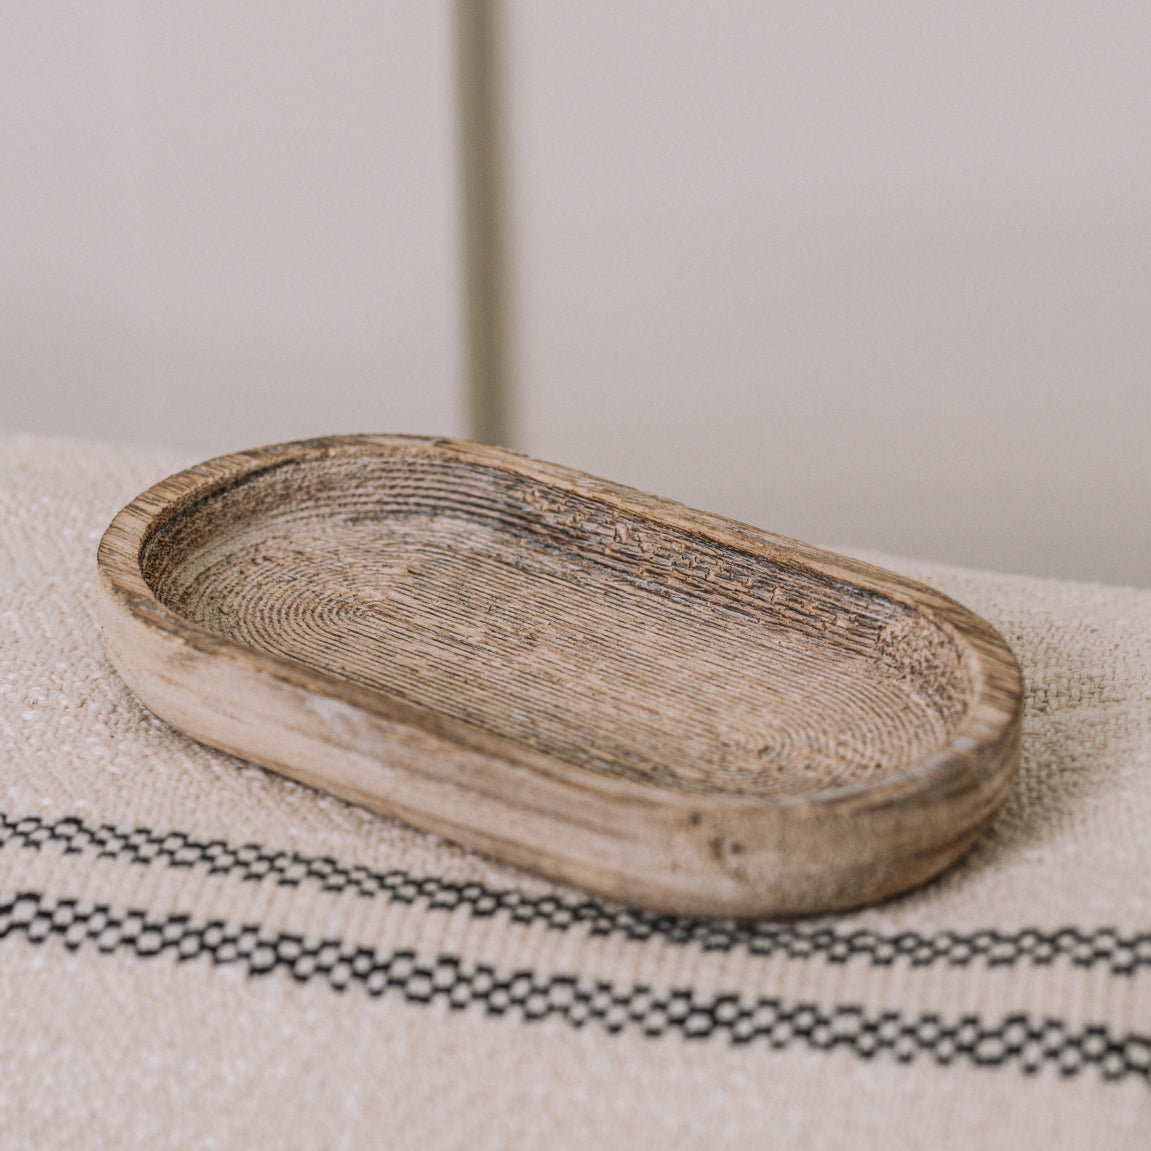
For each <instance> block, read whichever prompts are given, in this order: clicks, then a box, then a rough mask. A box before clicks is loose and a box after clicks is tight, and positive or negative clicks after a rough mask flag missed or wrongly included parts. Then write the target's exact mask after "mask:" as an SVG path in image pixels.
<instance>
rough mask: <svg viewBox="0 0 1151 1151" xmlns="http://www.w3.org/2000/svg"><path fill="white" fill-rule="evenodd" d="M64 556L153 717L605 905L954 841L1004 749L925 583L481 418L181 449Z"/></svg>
mask: <svg viewBox="0 0 1151 1151" xmlns="http://www.w3.org/2000/svg"><path fill="white" fill-rule="evenodd" d="M98 566H99V588H100V610H101V618H102V622H103V627H104V634H105V639H106V642H107V646H108V650H109V652H110V654H111V656H112V659H113V661H114V663H115V664H116V666H117V668H118V669H119V671H120V673H121V674H122V675H123V677H124V679H125V680H126V681H127V682H128V683H129V684H130V685H131V687H132V688H133V690H134V691H135V692H136V693H137V694H138V695H139V697H140V698H141V699H142V700H143V701H144V702H145V703H146V704H147V705H148V706H149V707H150V708H152V710H154V711H155V712H156V713H157V714H158V715H160V716H162V717H163V718H165V719H167V720H168V721H169V722H171V723H172V724H174V725H175V726H176V727H179V728H181V729H182V730H184V731H186V732H188V733H189V734H191V735H193V736H195V737H196V738H197V739H200V740H203V741H204V742H206V743H210V744H212V745H214V746H216V747H220V748H223V749H225V750H227V751H230V752H233V753H235V754H237V755H240V756H243V757H245V758H247V759H250V760H253V761H255V762H257V763H261V764H263V765H265V766H266V767H269V768H271V769H273V770H275V771H279V772H282V773H284V774H286V775H289V776H291V777H293V778H295V779H299V780H302V781H304V782H305V783H308V784H311V785H313V786H315V787H318V788H322V789H324V790H327V791H330V792H333V793H335V794H337V795H340V796H343V797H345V798H347V799H350V800H353V801H355V802H357V803H362V804H365V805H367V806H369V807H372V808H374V809H376V810H378V811H381V812H384V813H387V814H389V815H393V816H397V817H399V818H400V819H404V820H407V821H409V822H411V823H413V824H416V825H418V826H421V827H424V828H428V829H430V830H432V831H435V832H438V833H440V834H442V835H444V836H446V837H448V838H451V839H454V840H456V841H458V842H460V843H463V844H466V845H469V846H471V847H474V848H476V849H478V850H480V851H484V852H488V853H490V854H491V855H494V856H497V857H499V858H501V859H505V860H508V861H511V862H513V863H516V864H519V865H521V866H523V867H526V868H529V869H532V870H535V871H538V872H541V873H543V874H545V875H549V876H552V877H556V878H559V879H563V880H566V881H569V882H571V883H575V884H577V885H580V886H583V887H585V888H588V889H590V890H591V891H594V892H596V893H599V894H601V895H604V896H607V897H609V898H612V899H618V900H620V901H623V902H625V903H631V904H636V905H640V906H645V907H651V908H656V909H660V910H666V911H672V912H679V913H685V914H692V915H737V916H751V915H768V914H796V913H805V912H814V911H824V910H832V909H837V908H844V907H849V906H854V905H857V904H861V903H866V902H870V901H874V900H877V899H881V898H884V897H885V896H888V895H891V894H893V893H896V892H899V891H902V890H904V889H906V888H908V887H911V886H913V885H915V884H918V883H921V882H923V881H924V880H926V879H928V878H930V877H931V876H932V875H934V874H936V873H937V872H938V871H939V870H940V869H942V868H943V867H946V866H947V865H948V864H949V863H951V862H952V861H953V860H954V859H956V858H957V857H958V856H960V855H961V854H962V853H963V852H964V851H966V850H967V849H968V848H969V847H970V846H971V844H972V843H973V842H974V840H975V839H976V837H977V836H978V834H979V832H980V830H981V829H982V828H983V827H984V825H985V824H986V822H987V820H988V819H989V817H990V816H991V814H992V813H993V812H994V810H995V809H996V807H997V806H998V804H999V803H1000V801H1001V799H1002V798H1003V796H1004V793H1005V790H1006V788H1007V786H1008V784H1009V782H1010V779H1011V776H1012V773H1013V771H1014V768H1015V765H1016V762H1017V759H1018V748H1019V729H1020V709H1021V698H1022V690H1021V679H1020V673H1019V669H1018V666H1017V664H1016V662H1015V660H1014V658H1013V656H1012V655H1011V652H1010V651H1009V649H1008V648H1007V646H1006V644H1005V643H1004V642H1003V640H1002V639H1001V638H1000V637H999V635H998V634H996V633H995V632H994V631H993V630H992V629H991V627H990V626H989V625H987V624H986V623H984V622H983V621H982V620H980V619H978V618H977V617H975V616H974V615H972V614H971V613H970V612H969V611H967V610H966V609H965V608H963V607H961V606H960V605H959V604H957V603H955V602H954V601H953V600H950V599H948V598H947V597H946V596H943V595H941V594H940V593H938V592H935V591H932V590H930V589H928V588H926V587H923V586H921V585H918V584H915V583H913V582H911V581H908V580H905V579H902V578H900V577H898V576H895V575H893V574H891V573H888V572H883V571H880V570H878V569H876V568H873V567H870V566H867V565H865V564H861V563H858V562H856V561H854V560H850V559H847V558H845V557H841V556H836V555H832V554H830V553H827V552H822V551H818V550H816V549H814V548H810V547H808V546H806V545H804V544H800V543H797V542H795V541H793V540H787V539H783V538H782V537H779V536H775V535H772V534H770V533H767V532H761V531H757V530H755V529H752V528H749V527H746V526H743V525H740V524H737V523H734V522H732V521H729V520H725V519H722V518H720V517H717V516H711V515H707V514H705V513H702V512H697V511H692V510H690V509H688V508H684V507H682V506H680V505H678V504H674V503H671V502H668V501H664V500H660V499H657V498H655V497H653V496H649V495H645V494H643V493H640V492H636V491H633V490H631V489H628V488H623V487H620V486H618V485H615V484H611V483H607V482H605V481H602V480H598V479H595V478H593V477H591V476H587V475H584V474H582V473H579V472H573V471H570V470H568V469H565V468H560V467H556V466H554V465H550V464H544V463H540V462H537V461H534V460H530V459H527V458H526V457H523V456H520V455H518V454H516V453H513V452H508V451H504V450H501V449H496V448H488V447H481V446H478V445H475V444H468V443H463V442H460V441H452V440H442V439H422V438H413V437H400V436H357V437H334V438H330V439H324V440H315V441H306V442H301V443H295V444H285V445H277V446H273V447H269V448H261V449H258V450H254V451H251V452H243V453H239V454H237V455H232V456H227V457H223V458H221V459H218V460H212V461H209V462H207V463H205V464H201V465H199V466H198V467H195V468H192V469H190V470H189V471H187V472H183V473H181V474H179V475H176V476H173V477H171V478H169V479H167V480H164V481H163V482H162V483H160V484H157V485H156V486H155V487H153V488H151V489H150V490H149V491H147V492H145V493H144V494H142V495H141V496H140V497H139V498H137V499H136V500H134V501H133V502H132V503H131V504H129V505H128V506H127V507H126V508H125V509H124V510H123V511H121V512H120V514H119V515H118V516H117V517H116V519H115V520H114V521H113V523H112V524H111V526H110V527H109V528H108V531H107V533H106V534H105V536H104V539H103V541H102V542H101V545H100V553H99V565H98Z"/></svg>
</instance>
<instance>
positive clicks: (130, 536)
mask: <svg viewBox="0 0 1151 1151" xmlns="http://www.w3.org/2000/svg"><path fill="white" fill-rule="evenodd" d="M380 454H386V455H402V456H409V457H420V456H432V457H436V458H440V459H447V460H452V461H455V462H459V463H460V464H464V465H468V464H472V465H481V466H487V467H495V468H498V469H502V470H505V471H508V472H511V473H514V474H515V475H517V476H521V477H526V478H529V479H532V480H536V481H538V482H540V483H542V484H545V485H548V486H551V487H555V488H559V489H562V490H564V491H567V492H569V493H572V494H579V495H581V496H585V497H590V498H592V499H595V500H597V501H599V502H601V503H602V504H604V505H606V506H608V507H609V508H614V509H616V510H617V511H619V512H621V513H624V514H628V515H631V516H636V517H639V518H648V519H656V520H658V521H659V522H660V523H661V524H663V525H667V526H669V527H673V528H678V529H680V530H683V531H687V532H689V533H692V534H696V535H699V536H702V537H704V538H706V539H708V540H709V541H711V542H713V543H716V544H719V545H721V546H725V547H729V548H733V549H736V550H738V551H740V552H743V553H744V554H747V555H749V556H751V557H755V558H760V559H763V560H766V561H769V562H771V563H773V564H776V565H779V566H780V567H781V568H783V569H785V570H786V569H791V570H798V571H806V572H808V573H810V574H812V575H815V576H818V577H821V578H823V579H826V580H830V581H833V582H838V583H848V584H851V585H853V586H854V587H856V588H859V589H862V590H864V591H865V592H868V593H871V594H874V595H877V596H881V597H883V598H886V599H888V600H890V601H893V602H895V603H897V604H900V605H901V606H903V607H905V608H907V609H908V610H910V611H912V612H914V613H916V614H918V615H920V616H923V617H925V618H927V619H928V620H929V621H930V622H932V623H933V624H934V625H935V626H936V627H938V628H939V629H940V630H941V631H943V632H944V634H945V635H946V636H947V637H948V638H949V639H950V640H951V642H952V643H953V644H954V645H955V646H956V649H957V651H958V652H959V653H960V658H961V659H962V660H963V662H964V665H965V670H966V673H967V676H968V678H969V682H970V685H971V688H972V690H971V692H970V703H969V704H968V707H967V711H966V713H965V715H964V716H963V718H962V719H961V720H960V722H959V723H958V725H957V726H956V727H955V728H954V729H953V730H952V732H951V733H950V736H949V738H948V739H947V741H946V743H944V744H943V745H941V746H940V747H938V748H936V749H934V750H933V751H931V752H929V753H928V754H926V755H925V756H924V757H922V758H921V759H919V760H917V761H915V762H914V763H912V764H910V765H908V766H906V767H904V768H902V769H900V770H898V771H894V772H891V773H889V774H885V775H883V776H881V777H880V778H879V779H878V780H876V781H873V782H870V783H853V784H846V785H839V786H836V787H832V788H825V789H822V790H817V791H811V792H799V793H791V794H783V795H775V794H771V793H764V792H734V791H724V790H720V789H715V790H706V789H705V790H701V791H697V790H691V791H686V790H683V789H679V788H675V787H671V786H667V785H664V784H660V783H658V782H651V783H647V782H642V781H638V780H633V779H627V778H620V777H615V776H609V775H606V774H604V773H600V772H595V771H592V770H589V769H583V768H580V767H578V765H571V764H567V763H566V762H565V761H562V760H559V759H555V758H553V757H552V756H550V755H547V754H545V753H542V752H536V751H534V750H532V749H530V748H526V747H523V746H522V745H520V744H518V743H516V742H515V741H513V740H511V739H509V738H507V737H503V736H498V735H495V734H494V733H492V732H490V731H487V730H486V729H483V728H479V727H475V726H473V725H471V724H468V723H466V722H464V721H461V720H455V719H452V718H450V717H447V716H444V715H442V714H440V713H438V712H435V711H434V710H432V709H429V708H424V707H421V706H419V705H414V704H410V703H408V702H406V701H403V700H399V699H396V698H395V697H391V696H388V695H386V693H384V692H383V691H380V690H378V689H374V688H370V687H367V686H364V685H359V684H354V683H351V682H349V681H348V680H345V679H343V678H341V677H339V676H336V675H334V674H330V673H326V672H324V671H322V670H321V669H319V668H316V667H313V666H310V665H306V664H303V663H302V662H299V661H297V660H294V659H290V658H288V657H282V656H277V655H273V654H271V653H268V652H264V651H261V650H259V649H255V648H251V647H249V646H247V645H245V644H242V643H239V642H237V641H234V640H231V639H228V638H226V637H224V636H221V635H218V634H216V633H214V632H211V631H209V630H208V629H206V628H203V627H201V626H200V625H198V624H194V623H192V622H191V621H190V620H188V619H186V618H184V617H182V616H180V615H178V614H177V613H175V612H174V611H172V609H170V608H169V607H168V606H167V605H165V604H164V603H163V602H161V601H160V600H159V599H158V598H157V596H156V595H155V594H154V593H153V591H152V589H151V588H150V587H149V585H148V583H147V581H146V579H145V578H144V574H143V570H142V567H141V558H142V554H143V551H144V548H145V546H146V544H147V542H148V540H149V539H150V538H151V536H152V535H154V533H155V532H156V531H157V530H159V529H160V528H162V527H163V526H164V525H165V524H166V523H168V522H170V521H171V520H172V519H173V518H174V517H177V516H179V515H182V514H188V513H189V512H192V511H193V509H194V508H195V506H196V505H197V504H199V503H200V502H202V501H203V500H205V499H208V498H211V497H213V496H216V495H219V494H221V493H223V492H224V491H225V490H227V489H229V488H232V487H235V486H236V485H238V484H241V483H243V482H244V481H245V480H247V479H251V478H253V477H255V476H256V475H259V474H261V473H264V472H267V471H269V470H273V469H276V468H278V467H281V466H285V465H289V464H294V463H298V464H304V465H306V464H307V463H308V462H310V461H322V460H330V459H331V458H333V457H336V456H340V457H350V456H356V455H369V456H378V455H380ZM97 569H98V585H99V606H100V614H101V621H102V624H103V629H104V633H105V639H106V642H107V645H108V648H109V651H110V653H111V654H112V658H113V662H114V664H115V665H116V666H117V669H118V670H119V671H120V673H121V675H122V676H123V677H124V678H125V679H126V680H127V681H128V682H129V684H130V686H132V687H133V689H134V690H136V692H137V694H138V695H140V696H141V697H142V698H144V699H145V702H149V701H148V698H147V693H146V692H142V691H140V690H139V687H138V685H137V684H136V683H133V679H134V678H135V677H134V676H132V675H131V674H130V673H129V674H125V667H124V666H123V665H124V664H125V662H126V660H127V658H128V657H127V656H126V655H125V653H124V650H123V649H124V647H125V646H131V643H132V642H133V639H132V637H133V636H135V637H137V638H139V637H141V636H142V635H143V633H148V634H149V637H150V639H152V640H159V641H160V642H161V644H162V646H163V647H164V648H165V650H167V651H168V653H169V655H170V656H171V657H172V658H177V659H178V658H180V653H181V652H182V653H183V655H184V657H185V658H186V657H187V656H188V655H189V654H191V653H196V654H197V655H198V656H199V657H201V658H203V659H205V660H209V661H214V662H217V663H226V664H228V665H230V666H231V667H233V668H234V669H236V670H237V671H239V672H240V673H241V674H246V675H249V676H255V677H256V678H258V679H262V680H264V681H266V682H273V681H275V682H279V683H282V684H285V685H291V686H292V687H293V688H295V689H298V690H302V691H304V692H307V693H311V694H314V695H316V696H318V697H326V698H328V699H333V700H338V701H341V702H342V703H344V704H346V705H347V706H350V707H352V708H355V709H358V710H359V711H360V712H363V713H366V714H369V715H372V716H375V717H376V718H377V719H379V720H381V721H384V722H387V723H391V724H399V725H407V726H411V727H412V728H414V729H416V730H420V731H423V732H425V733H428V734H429V735H432V736H434V737H436V738H439V739H446V740H447V741H449V742H452V743H455V744H458V745H460V746H461V747H463V748H469V749H471V750H474V751H476V752H480V753H482V754H485V755H488V756H494V757H496V758H497V759H498V758H502V759H503V760H505V761H506V764H507V766H508V768H509V770H513V771H521V772H528V773H530V774H531V776H532V778H533V779H536V780H538V779H540V777H541V776H542V777H546V778H547V779H548V780H549V781H550V782H551V783H552V784H554V785H556V786H558V787H559V789H560V791H561V792H569V793H570V794H571V796H572V797H573V799H574V800H578V799H586V800H590V801H592V802H593V803H594V802H607V803H613V802H615V803H618V802H622V803H623V804H625V805H627V806H629V807H635V806H637V805H638V806H639V807H649V806H653V807H654V806H658V807H660V808H663V809H665V810H666V811H668V812H672V813H677V814H678V816H680V817H683V816H685V815H689V814H692V813H698V812H699V811H700V810H701V809H703V810H705V811H706V812H707V813H708V814H709V816H711V817H718V818H723V817H724V815H725V814H726V815H729V816H731V817H740V818H742V817H746V816H748V815H755V816H759V817H764V818H773V819H776V820H781V821H783V822H784V823H786V824H787V825H789V826H790V827H791V829H792V831H793V832H794V833H796V834H801V833H802V831H801V829H802V827H803V826H804V825H807V824H811V823H813V822H817V821H821V820H827V819H829V818H830V819H832V820H833V821H834V822H836V823H841V822H843V821H845V820H850V819H852V818H855V817H862V816H864V815H866V813H869V812H870V813H874V814H876V815H877V817H882V816H883V814H884V813H887V815H888V816H889V815H890V813H891V811H892V810H893V809H897V808H900V807H908V808H909V809H915V808H917V807H928V806H930V807H938V806H939V805H940V804H941V803H944V804H945V803H946V802H947V801H949V800H950V799H955V800H956V801H959V800H962V799H964V797H966V800H967V802H968V803H969V804H973V805H974V806H975V807H976V808H979V809H981V810H982V809H986V810H985V813H984V814H983V815H982V816H981V818H980V819H979V826H980V827H982V825H983V823H985V822H986V820H987V819H988V818H989V817H990V814H992V813H993V812H994V810H995V809H996V808H997V807H998V805H999V802H1000V800H1001V798H1002V796H1003V794H1004V793H1005V791H1006V788H1007V786H1008V785H1009V783H1010V779H1011V777H1012V775H1013V774H1014V769H1015V766H1016V765H1017V761H1018V745H1019V738H1020V723H1021V712H1022V698H1023V690H1022V689H1023V684H1022V674H1021V671H1020V669H1019V665H1018V662H1017V661H1016V660H1015V657H1014V655H1013V653H1012V652H1011V650H1010V648H1009V647H1008V645H1007V643H1006V641H1005V640H1004V639H1003V638H1002V636H1000V635H999V633H998V632H996V631H995V630H994V629H993V628H992V627H991V626H990V625H989V624H988V623H987V622H986V621H984V620H983V619H981V618H980V617H979V616H977V615H975V613H973V612H971V611H970V610H969V609H967V608H965V607H963V606H962V605H961V604H959V603H958V602H956V601H955V600H953V599H951V598H950V597H948V596H946V595H944V594H943V593H941V592H938V591H935V590H934V589H932V588H930V587H927V586H926V585H924V584H921V583H918V582H917V581H914V580H911V579H908V578H906V577H903V576H899V575H897V574H895V573H893V572H888V571H885V570H884V569H882V568H878V567H876V566H874V565H871V564H867V563H865V562H863V561H860V560H855V559H852V558H850V557H847V556H841V555H837V554H836V553H832V552H828V551H825V550H823V549H819V548H815V547H812V546H811V545H808V544H805V543H802V542H801V541H798V540H793V539H790V538H788V537H786V536H781V535H778V534H777V533H773V532H769V531H765V530H761V529H758V528H754V527H751V526H750V525H746V524H743V523H740V522H738V521H736V520H732V519H728V518H726V517H723V516H719V515H716V514H714V513H709V512H702V511H697V510H695V509H692V508H688V507H686V506H684V505H682V504H678V503H676V502H674V501H670V500H665V499H662V498H660V497H657V496H653V495H650V494H648V493H645V492H641V491H638V490H636V489H633V488H629V487H626V486H624V485H622V484H616V483H614V482H611V481H608V480H603V479H599V478H597V477H594V476H590V475H587V474H586V473H583V472H579V471H576V470H574V469H571V468H567V467H563V466H561V465H557V464H551V463H546V462H543V461H539V460H534V459H531V458H530V457H527V456H524V455H522V454H520V453H518V452H513V451H510V450H508V449H503V448H495V447H488V446H484V445H477V444H472V443H469V442H467V441H462V440H456V439H450V438H444V437H437V436H401V435H354V436H326V437H321V438H317V439H310V440H297V441H289V442H287V443H281V444H273V445H269V446H266V447H261V448H253V449H249V450H246V451H241V452H235V453H230V454H228V455H224V456H219V457H216V458H214V459H210V460H207V461H205V462H203V463H200V464H197V465H194V466H193V467H191V468H188V469H186V470H184V471H182V472H179V473H176V474H175V475H173V476H169V477H167V478H166V479H163V480H161V481H160V482H159V483H157V484H154V485H152V486H151V487H150V488H148V489H147V490H145V491H144V492H142V493H141V494H140V495H138V496H137V497H136V498H135V499H134V500H132V501H131V502H130V503H129V504H127V505H126V506H125V507H124V508H123V509H121V511H120V512H119V513H118V514H117V515H116V517H115V518H114V519H113V520H112V522H111V524H110V525H109V527H108V528H107V530H106V531H105V533H104V535H103V538H102V539H101V541H100V545H99V550H98V557H97ZM160 714H161V715H163V712H162V711H161V712H160ZM206 742H214V741H212V740H210V739H209V740H206ZM216 746H222V745H221V744H216ZM226 750H229V751H235V749H233V748H226ZM236 753H237V754H240V755H242V756H244V757H245V758H251V757H250V756H246V755H245V753H244V752H243V751H239V752H236ZM257 762H259V760H257ZM274 770H281V771H283V770H284V768H283V766H282V765H279V764H277V765H274ZM286 773H287V774H291V771H290V770H289V771H287V772H286ZM377 810H382V808H379V807H377ZM413 822H420V821H419V820H413ZM424 825H425V826H426V823H425V824H424ZM957 854H958V852H957ZM560 877H561V878H567V876H560Z"/></svg>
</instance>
